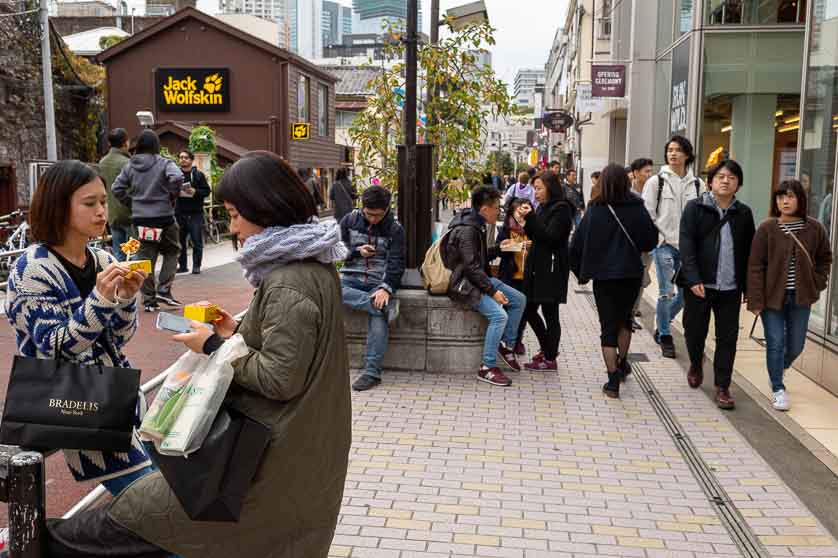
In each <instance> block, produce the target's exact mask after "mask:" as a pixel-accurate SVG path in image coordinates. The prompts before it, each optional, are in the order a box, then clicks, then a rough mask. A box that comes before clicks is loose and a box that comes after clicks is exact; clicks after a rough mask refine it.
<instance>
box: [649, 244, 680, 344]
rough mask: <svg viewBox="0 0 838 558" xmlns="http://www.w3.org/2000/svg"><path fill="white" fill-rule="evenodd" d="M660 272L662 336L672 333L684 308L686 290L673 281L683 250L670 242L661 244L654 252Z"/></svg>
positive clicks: (660, 331)
mask: <svg viewBox="0 0 838 558" xmlns="http://www.w3.org/2000/svg"><path fill="white" fill-rule="evenodd" d="M652 254H653V256H654V258H655V270H656V271H657V274H658V307H657V327H658V333H660V335H661V337H663V336H664V335H672V332H671V330H670V325H671V324H672V320H673V319H675V316H677V315H678V312H680V311H681V310H682V309H683V308H684V292H683V291H682V290H681V288H680V287H678V286H677V285H675V283H673V282H672V276H673V275H675V270H676V269H678V267H679V266H680V265H681V252H680V251H678V249H677V248H674V247H673V246H670V245H669V244H661V245H660V246H658V247H657V248H655V251H654V252H652Z"/></svg>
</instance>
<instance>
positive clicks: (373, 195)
mask: <svg viewBox="0 0 838 558" xmlns="http://www.w3.org/2000/svg"><path fill="white" fill-rule="evenodd" d="M391 198H392V195H391V194H390V190H388V189H387V188H385V187H384V186H370V187H369V188H367V189H366V190H364V193H363V194H361V204H362V205H363V206H364V207H366V208H367V209H389V208H390V199H391Z"/></svg>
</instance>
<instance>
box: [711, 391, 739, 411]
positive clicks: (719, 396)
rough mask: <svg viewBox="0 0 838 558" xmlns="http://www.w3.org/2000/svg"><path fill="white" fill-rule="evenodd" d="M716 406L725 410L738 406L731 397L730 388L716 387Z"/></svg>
mask: <svg viewBox="0 0 838 558" xmlns="http://www.w3.org/2000/svg"><path fill="white" fill-rule="evenodd" d="M716 406H717V407H718V408H719V409H725V410H730V409H733V408H734V407H735V406H736V402H735V401H734V400H733V397H732V396H731V395H730V388H721V387H718V386H716Z"/></svg>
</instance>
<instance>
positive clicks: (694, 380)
mask: <svg viewBox="0 0 838 558" xmlns="http://www.w3.org/2000/svg"><path fill="white" fill-rule="evenodd" d="M703 381H704V370H703V369H702V367H701V365H700V364H690V371H689V372H687V383H688V384H689V385H690V387H691V388H693V389H696V388H699V387H701V382H703Z"/></svg>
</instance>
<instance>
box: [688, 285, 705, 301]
mask: <svg viewBox="0 0 838 558" xmlns="http://www.w3.org/2000/svg"><path fill="white" fill-rule="evenodd" d="M690 290H691V291H692V292H693V294H694V295H695V296H697V297H698V298H706V296H707V294H706V293H705V292H704V285H703V284H701V283H699V284H698V285H693V286H692V287H690Z"/></svg>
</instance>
